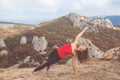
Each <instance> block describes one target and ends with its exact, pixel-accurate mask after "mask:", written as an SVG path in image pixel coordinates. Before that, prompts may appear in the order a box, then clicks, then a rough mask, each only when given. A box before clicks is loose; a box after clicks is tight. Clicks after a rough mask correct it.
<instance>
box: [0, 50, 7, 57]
mask: <svg viewBox="0 0 120 80" xmlns="http://www.w3.org/2000/svg"><path fill="white" fill-rule="evenodd" d="M3 55H8V51H7V50H2V51H1V52H0V56H3Z"/></svg>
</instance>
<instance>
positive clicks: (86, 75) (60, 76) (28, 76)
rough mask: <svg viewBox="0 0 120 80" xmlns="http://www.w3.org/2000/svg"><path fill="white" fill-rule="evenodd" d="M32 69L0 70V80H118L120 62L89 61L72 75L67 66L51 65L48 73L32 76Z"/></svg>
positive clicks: (44, 71) (39, 72) (43, 71)
mask: <svg viewBox="0 0 120 80" xmlns="http://www.w3.org/2000/svg"><path fill="white" fill-rule="evenodd" d="M33 69H34V68H20V69H10V68H1V69H0V80H120V62H117V61H115V60H113V61H100V60H91V61H89V62H87V63H84V64H79V65H78V67H77V70H78V75H77V76H75V75H73V71H72V67H71V66H68V65H57V64H56V65H53V66H51V69H50V71H49V72H48V73H46V70H45V69H43V70H41V71H38V72H35V73H34V74H32V73H31V72H32V71H33Z"/></svg>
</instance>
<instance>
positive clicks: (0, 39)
mask: <svg viewBox="0 0 120 80" xmlns="http://www.w3.org/2000/svg"><path fill="white" fill-rule="evenodd" d="M2 47H6V44H5V41H4V39H3V38H0V48H2Z"/></svg>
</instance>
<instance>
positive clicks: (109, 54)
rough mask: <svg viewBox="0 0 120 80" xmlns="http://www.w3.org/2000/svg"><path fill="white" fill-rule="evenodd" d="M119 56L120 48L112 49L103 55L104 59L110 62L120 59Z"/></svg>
mask: <svg viewBox="0 0 120 80" xmlns="http://www.w3.org/2000/svg"><path fill="white" fill-rule="evenodd" d="M119 56H120V47H116V48H112V49H110V50H108V51H106V52H105V53H104V54H103V58H104V59H106V60H110V59H113V58H117V59H119Z"/></svg>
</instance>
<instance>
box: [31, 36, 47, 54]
mask: <svg viewBox="0 0 120 80" xmlns="http://www.w3.org/2000/svg"><path fill="white" fill-rule="evenodd" d="M47 44H48V42H47V41H46V39H45V37H44V36H42V37H40V38H39V39H38V40H37V41H36V42H35V44H34V45H33V46H34V49H35V50H36V51H38V52H39V51H41V52H44V50H45V49H46V48H47Z"/></svg>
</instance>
